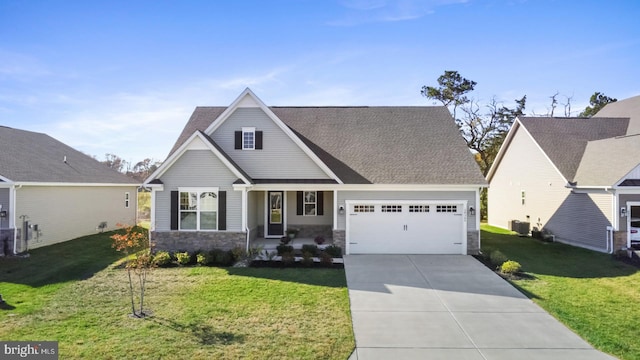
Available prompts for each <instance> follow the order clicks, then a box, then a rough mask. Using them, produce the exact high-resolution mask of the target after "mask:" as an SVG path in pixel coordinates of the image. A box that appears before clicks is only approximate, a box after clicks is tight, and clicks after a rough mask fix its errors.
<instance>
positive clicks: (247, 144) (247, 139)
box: [242, 127, 256, 150]
mask: <svg viewBox="0 0 640 360" xmlns="http://www.w3.org/2000/svg"><path fill="white" fill-rule="evenodd" d="M255 148H256V128H254V127H250V128H249V127H243V128H242V150H255Z"/></svg>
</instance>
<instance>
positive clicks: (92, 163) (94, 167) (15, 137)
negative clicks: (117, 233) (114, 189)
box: [0, 126, 138, 184]
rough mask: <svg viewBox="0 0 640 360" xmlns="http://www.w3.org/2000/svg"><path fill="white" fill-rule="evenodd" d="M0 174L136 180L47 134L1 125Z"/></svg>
mask: <svg viewBox="0 0 640 360" xmlns="http://www.w3.org/2000/svg"><path fill="white" fill-rule="evenodd" d="M65 157H66V162H65V161H64V160H65ZM0 175H2V176H3V177H5V178H7V179H9V180H12V181H17V182H52V183H109V184H137V183H138V181H136V180H135V179H132V178H130V177H128V176H125V175H123V174H121V173H119V172H117V171H115V170H112V169H110V168H108V167H107V166H106V165H104V164H102V163H100V162H99V161H97V160H95V159H93V158H91V157H89V156H88V155H85V154H83V153H81V152H79V151H77V150H75V149H73V148H71V147H69V146H67V145H65V144H63V143H61V142H60V141H58V140H56V139H54V138H52V137H50V136H49V135H46V134H42V133H37V132H31V131H25V130H18V129H13V128H9V127H4V126H0Z"/></svg>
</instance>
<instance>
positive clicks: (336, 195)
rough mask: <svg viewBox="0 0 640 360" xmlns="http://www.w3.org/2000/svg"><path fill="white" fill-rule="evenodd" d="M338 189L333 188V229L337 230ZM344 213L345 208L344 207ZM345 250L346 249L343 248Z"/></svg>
mask: <svg viewBox="0 0 640 360" xmlns="http://www.w3.org/2000/svg"><path fill="white" fill-rule="evenodd" d="M339 207H340V205H338V191H337V190H333V230H338V208H339ZM345 213H346V209H345ZM345 251H346V249H345Z"/></svg>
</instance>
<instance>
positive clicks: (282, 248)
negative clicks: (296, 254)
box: [276, 244, 293, 256]
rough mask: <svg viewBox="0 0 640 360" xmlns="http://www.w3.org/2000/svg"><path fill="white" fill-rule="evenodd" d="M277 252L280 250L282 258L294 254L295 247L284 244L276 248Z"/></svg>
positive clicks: (279, 253)
mask: <svg viewBox="0 0 640 360" xmlns="http://www.w3.org/2000/svg"><path fill="white" fill-rule="evenodd" d="M276 250H278V255H280V256H282V255H284V254H287V253H291V254H293V246H291V245H284V244H280V245H278V246H277V247H276Z"/></svg>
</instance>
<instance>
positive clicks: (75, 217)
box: [0, 126, 139, 254]
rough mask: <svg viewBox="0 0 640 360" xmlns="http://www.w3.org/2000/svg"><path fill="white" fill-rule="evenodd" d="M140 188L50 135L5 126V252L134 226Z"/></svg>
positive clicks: (1, 211)
mask: <svg viewBox="0 0 640 360" xmlns="http://www.w3.org/2000/svg"><path fill="white" fill-rule="evenodd" d="M138 185H139V183H137V182H136V181H135V180H134V179H131V178H129V177H127V176H125V175H122V174H120V173H118V172H116V171H114V170H111V169H109V168H108V167H106V166H105V165H104V164H101V163H100V162H98V161H96V160H95V159H93V158H91V157H89V156H87V155H85V154H83V153H81V152H79V151H77V150H75V149H73V148H71V147H69V146H67V145H65V144H63V143H61V142H59V141H58V140H56V139H54V138H52V137H50V136H48V135H46V134H41V133H36V132H31V131H24V130H18V129H12V128H9V127H4V126H0V254H15V253H21V252H24V251H26V250H27V249H33V248H37V247H42V246H46V245H51V244H55V243H59V242H63V241H66V240H71V239H74V238H77V237H80V236H84V235H90V234H93V233H96V232H98V231H104V230H112V229H115V227H116V223H123V224H134V223H135V221H136V207H137V188H138ZM101 224H104V226H101Z"/></svg>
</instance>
